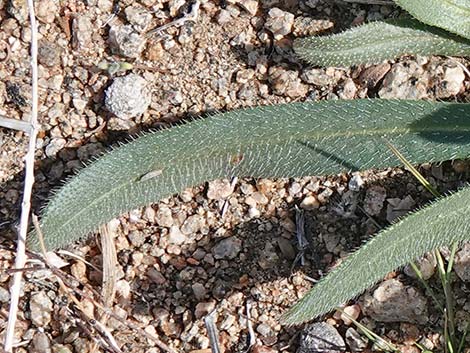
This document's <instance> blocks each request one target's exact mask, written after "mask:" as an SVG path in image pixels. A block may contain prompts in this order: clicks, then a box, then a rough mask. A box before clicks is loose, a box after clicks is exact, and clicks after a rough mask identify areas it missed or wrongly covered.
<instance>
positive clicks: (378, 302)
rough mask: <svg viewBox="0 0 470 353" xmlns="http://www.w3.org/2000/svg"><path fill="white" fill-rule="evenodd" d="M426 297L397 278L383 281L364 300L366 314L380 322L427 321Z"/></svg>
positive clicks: (363, 306)
mask: <svg viewBox="0 0 470 353" xmlns="http://www.w3.org/2000/svg"><path fill="white" fill-rule="evenodd" d="M428 306H429V305H428V302H427V300H426V298H425V297H424V296H423V295H422V294H421V293H420V292H419V291H418V290H417V289H415V288H413V287H411V286H405V285H404V284H402V283H401V282H400V281H398V280H396V279H389V280H387V281H384V282H383V283H381V284H380V285H379V286H378V287H377V289H375V290H374V292H373V294H372V295H371V294H366V295H365V297H364V300H363V305H362V311H363V312H364V315H368V316H370V318H371V319H373V320H376V321H379V322H409V323H421V324H423V323H425V322H427V321H428V317H427V308H428Z"/></svg>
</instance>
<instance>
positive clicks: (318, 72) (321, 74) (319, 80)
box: [300, 69, 335, 87]
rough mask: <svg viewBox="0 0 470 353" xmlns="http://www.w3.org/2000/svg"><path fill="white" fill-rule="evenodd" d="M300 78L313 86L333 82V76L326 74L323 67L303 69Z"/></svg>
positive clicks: (326, 84)
mask: <svg viewBox="0 0 470 353" xmlns="http://www.w3.org/2000/svg"><path fill="white" fill-rule="evenodd" d="M300 78H301V79H302V80H303V81H304V82H307V83H310V84H312V85H315V86H320V87H324V86H328V85H330V84H333V83H334V82H335V80H334V78H333V77H331V76H330V75H327V74H326V72H325V70H324V69H305V70H303V72H302V75H301V76H300Z"/></svg>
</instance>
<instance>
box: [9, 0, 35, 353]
mask: <svg viewBox="0 0 470 353" xmlns="http://www.w3.org/2000/svg"><path fill="white" fill-rule="evenodd" d="M28 10H29V20H30V22H31V76H32V80H31V86H32V87H31V89H32V98H31V99H32V102H31V121H30V124H31V133H30V136H29V145H28V152H27V153H26V157H25V182H24V193H23V202H22V204H21V219H20V230H19V232H18V244H17V248H16V259H15V268H17V269H19V268H24V266H25V263H26V253H25V252H26V235H27V233H28V225H29V212H30V209H31V194H32V188H33V184H34V154H35V151H36V137H37V133H38V61H37V57H38V38H37V37H38V31H37V25H36V15H35V14H34V3H33V0H28ZM22 276H23V273H22V271H18V272H15V274H14V275H13V284H12V286H11V288H10V294H11V299H10V312H9V315H8V326H7V332H6V335H5V346H4V349H5V351H6V352H7V353H12V352H13V339H14V334H15V324H16V316H17V313H18V303H19V298H20V290H21V280H22Z"/></svg>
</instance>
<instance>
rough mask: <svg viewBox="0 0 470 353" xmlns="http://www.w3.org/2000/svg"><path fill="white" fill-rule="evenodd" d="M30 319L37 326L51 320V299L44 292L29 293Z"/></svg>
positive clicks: (46, 323) (47, 323)
mask: <svg viewBox="0 0 470 353" xmlns="http://www.w3.org/2000/svg"><path fill="white" fill-rule="evenodd" d="M29 306H30V309H31V321H32V322H33V324H34V325H36V326H37V327H44V326H47V325H49V323H50V322H51V312H52V301H51V300H50V299H49V297H48V296H47V295H46V293H45V292H36V293H34V294H33V295H31V299H30V302H29Z"/></svg>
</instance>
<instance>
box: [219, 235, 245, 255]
mask: <svg viewBox="0 0 470 353" xmlns="http://www.w3.org/2000/svg"><path fill="white" fill-rule="evenodd" d="M241 246H242V241H241V240H240V239H238V238H236V237H229V238H225V239H222V240H221V241H219V242H218V243H217V244H216V245H215V246H214V247H213V248H212V254H213V255H214V258H215V259H229V260H230V259H234V258H235V257H236V256H237V255H238V253H239V252H240V250H241Z"/></svg>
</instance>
